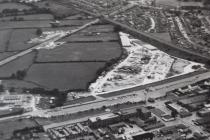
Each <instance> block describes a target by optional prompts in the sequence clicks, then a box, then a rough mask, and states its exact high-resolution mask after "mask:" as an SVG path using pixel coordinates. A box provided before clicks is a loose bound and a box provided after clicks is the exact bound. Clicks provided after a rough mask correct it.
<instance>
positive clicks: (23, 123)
mask: <svg viewBox="0 0 210 140" xmlns="http://www.w3.org/2000/svg"><path fill="white" fill-rule="evenodd" d="M5 126H6V129H5ZM36 126H37V124H36V122H35V121H33V120H30V119H9V120H6V121H1V123H0V138H1V140H6V139H10V138H11V136H12V135H13V131H15V130H21V129H24V128H26V127H28V128H31V127H36Z"/></svg>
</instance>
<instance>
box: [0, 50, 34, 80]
mask: <svg viewBox="0 0 210 140" xmlns="http://www.w3.org/2000/svg"><path fill="white" fill-rule="evenodd" d="M35 54H36V53H35V52H32V53H29V54H27V55H25V56H22V57H20V58H18V59H16V60H14V61H12V62H10V63H8V64H6V65H3V66H0V77H11V75H12V74H13V73H16V72H17V71H18V70H27V69H28V68H29V67H30V66H31V65H32V64H33V61H34V57H35Z"/></svg>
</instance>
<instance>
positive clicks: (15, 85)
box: [2, 79, 39, 91]
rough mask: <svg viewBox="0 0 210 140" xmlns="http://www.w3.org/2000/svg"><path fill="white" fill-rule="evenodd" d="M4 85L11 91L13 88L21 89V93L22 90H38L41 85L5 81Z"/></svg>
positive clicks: (22, 81)
mask: <svg viewBox="0 0 210 140" xmlns="http://www.w3.org/2000/svg"><path fill="white" fill-rule="evenodd" d="M2 85H4V87H5V88H6V89H11V88H15V89H16V90H17V89H20V91H22V90H21V89H23V88H36V87H39V85H37V84H35V83H33V82H28V81H24V80H12V79H10V80H3V81H2Z"/></svg>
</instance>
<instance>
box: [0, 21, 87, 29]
mask: <svg viewBox="0 0 210 140" xmlns="http://www.w3.org/2000/svg"><path fill="white" fill-rule="evenodd" d="M52 21H53V20H28V21H0V29H13V28H49V27H51V24H50V22H52ZM90 21H91V20H89V19H87V20H61V21H60V25H61V26H62V25H65V26H66V25H67V26H81V25H84V24H85V23H88V22H90Z"/></svg>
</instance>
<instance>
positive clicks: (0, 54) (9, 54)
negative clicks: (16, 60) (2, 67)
mask: <svg viewBox="0 0 210 140" xmlns="http://www.w3.org/2000/svg"><path fill="white" fill-rule="evenodd" d="M15 53H16V52H5V53H0V60H3V59H5V58H7V57H9V56H11V55H14V54H15Z"/></svg>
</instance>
